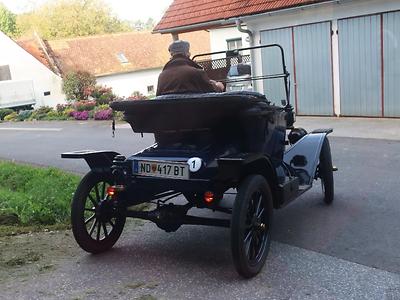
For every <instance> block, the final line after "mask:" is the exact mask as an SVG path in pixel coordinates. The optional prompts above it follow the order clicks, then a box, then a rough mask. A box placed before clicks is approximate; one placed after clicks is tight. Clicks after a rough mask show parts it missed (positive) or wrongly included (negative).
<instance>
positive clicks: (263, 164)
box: [218, 155, 279, 207]
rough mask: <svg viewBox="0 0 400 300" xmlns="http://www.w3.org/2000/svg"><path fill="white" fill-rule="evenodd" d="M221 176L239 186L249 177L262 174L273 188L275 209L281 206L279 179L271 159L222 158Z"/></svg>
mask: <svg viewBox="0 0 400 300" xmlns="http://www.w3.org/2000/svg"><path fill="white" fill-rule="evenodd" d="M218 166H219V169H220V174H224V175H225V176H224V177H225V178H224V179H225V180H226V179H228V180H232V181H233V182H236V184H237V185H239V184H240V182H241V181H242V180H243V179H244V178H245V177H246V176H248V175H253V174H260V175H262V176H264V177H265V179H266V180H267V181H268V184H269V186H270V188H271V192H272V195H273V199H274V207H278V206H279V194H278V193H279V192H278V177H277V174H276V170H275V168H274V167H273V165H272V163H271V161H270V159H269V157H267V156H264V155H254V156H250V157H247V158H221V159H219V160H218Z"/></svg>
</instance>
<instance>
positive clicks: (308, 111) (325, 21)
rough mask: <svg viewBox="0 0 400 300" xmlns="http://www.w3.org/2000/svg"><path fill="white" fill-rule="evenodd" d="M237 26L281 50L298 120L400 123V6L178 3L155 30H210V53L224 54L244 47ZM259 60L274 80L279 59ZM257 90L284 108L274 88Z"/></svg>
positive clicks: (363, 1)
mask: <svg viewBox="0 0 400 300" xmlns="http://www.w3.org/2000/svg"><path fill="white" fill-rule="evenodd" d="M210 11H211V12H212V13H210ZM238 20H239V21H240V22H241V23H242V24H245V25H246V27H247V29H248V30H250V31H251V32H252V38H251V39H249V43H250V44H251V45H254V46H256V45H259V44H272V43H279V44H280V45H282V46H283V48H284V50H285V54H286V60H287V66H288V69H289V72H290V73H291V91H292V97H291V99H292V103H293V104H294V106H295V109H296V112H297V114H299V115H326V116H332V115H337V116H339V115H340V116H365V117H400V96H399V88H398V86H399V84H400V1H398V0H335V1H329V0H322V1H321V0H277V1H270V0H243V1H234V0H225V1H218V0H214V1H211V0H210V1H204V2H203V4H201V5H196V4H195V3H194V2H193V1H191V0H175V1H174V2H173V3H172V4H171V6H170V8H169V9H168V10H167V12H166V13H165V15H164V17H163V19H162V20H161V21H160V23H159V24H158V25H157V27H156V28H155V32H159V33H171V34H173V35H174V37H175V38H176V35H177V34H179V33H181V32H187V31H193V30H200V29H210V31H211V48H212V50H223V49H221V48H220V47H221V46H223V45H225V46H226V47H232V46H234V45H235V44H236V45H237V44H239V46H240V44H242V45H245V36H246V35H245V36H243V33H240V32H239V31H236V36H234V35H233V33H232V32H233V31H232V26H233V25H234V24H235V22H237V21H238ZM229 26H230V27H231V28H230V29H229V28H227V27H229ZM228 32H229V33H228ZM235 40H236V41H235ZM238 40H240V41H241V42H239V41H238ZM216 48H219V49H216ZM254 62H255V64H254V67H255V70H253V72H254V73H255V75H260V74H262V73H264V74H265V73H268V74H272V73H274V71H275V70H274V69H275V68H276V67H277V65H276V62H277V60H276V53H274V52H273V51H271V50H263V51H262V52H261V53H260V54H259V55H255V58H254ZM256 88H257V90H258V91H260V92H264V93H265V94H266V95H267V97H268V98H269V99H270V100H272V101H273V102H276V103H278V101H279V102H280V97H281V96H280V95H279V92H278V90H277V88H276V82H273V81H264V82H259V83H258V84H257V85H256Z"/></svg>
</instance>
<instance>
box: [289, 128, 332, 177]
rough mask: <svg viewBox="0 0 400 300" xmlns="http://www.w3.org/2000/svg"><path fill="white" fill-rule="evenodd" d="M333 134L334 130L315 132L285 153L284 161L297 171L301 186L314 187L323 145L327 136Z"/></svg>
mask: <svg viewBox="0 0 400 300" xmlns="http://www.w3.org/2000/svg"><path fill="white" fill-rule="evenodd" d="M332 132H333V130H332V129H317V130H314V131H313V132H311V133H309V134H307V135H305V136H304V137H302V138H301V139H300V140H299V141H298V142H297V143H296V144H294V145H293V146H292V147H291V148H289V149H288V150H287V151H286V152H285V154H284V156H283V161H284V162H285V163H286V164H288V165H290V166H291V167H292V168H293V169H294V170H295V172H296V174H297V176H298V177H299V179H300V185H312V183H313V180H314V178H315V172H316V170H317V166H318V163H319V156H320V153H321V149H322V144H323V143H324V140H325V138H326V136H327V135H328V134H330V133H332Z"/></svg>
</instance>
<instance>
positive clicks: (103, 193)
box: [101, 181, 106, 199]
mask: <svg viewBox="0 0 400 300" xmlns="http://www.w3.org/2000/svg"><path fill="white" fill-rule="evenodd" d="M105 196H106V182H105V181H103V186H102V187H101V197H102V199H104V198H105Z"/></svg>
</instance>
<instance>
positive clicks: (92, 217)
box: [85, 214, 96, 225]
mask: <svg viewBox="0 0 400 300" xmlns="http://www.w3.org/2000/svg"><path fill="white" fill-rule="evenodd" d="M95 217H96V214H93V215H91V216H90V217H89V218H87V219H86V220H85V225H87V224H88V223H89V222H90V221H92V220H93V219H94V218H95Z"/></svg>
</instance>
